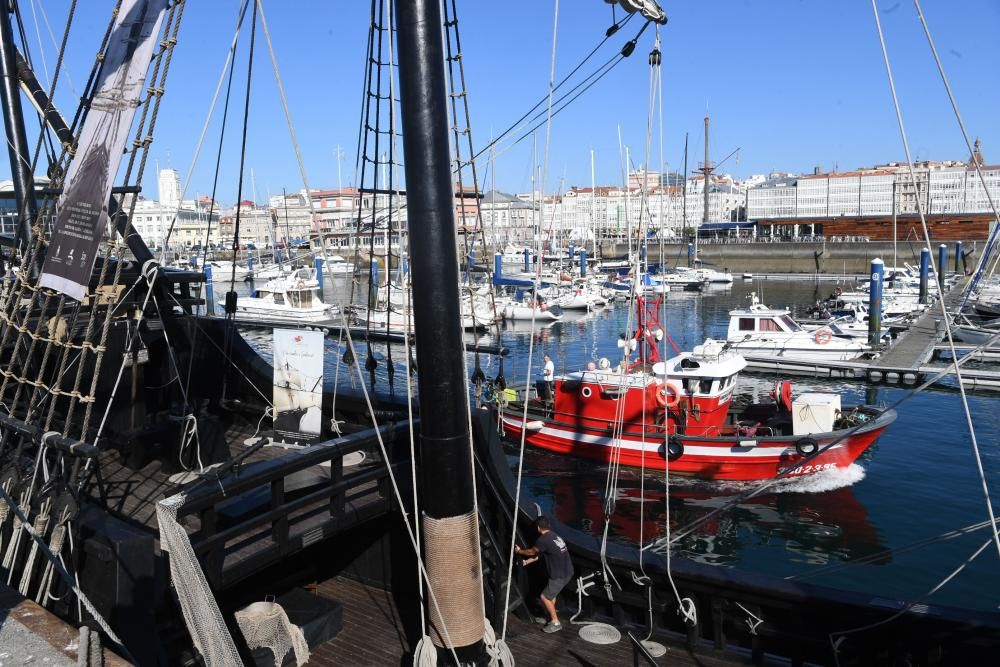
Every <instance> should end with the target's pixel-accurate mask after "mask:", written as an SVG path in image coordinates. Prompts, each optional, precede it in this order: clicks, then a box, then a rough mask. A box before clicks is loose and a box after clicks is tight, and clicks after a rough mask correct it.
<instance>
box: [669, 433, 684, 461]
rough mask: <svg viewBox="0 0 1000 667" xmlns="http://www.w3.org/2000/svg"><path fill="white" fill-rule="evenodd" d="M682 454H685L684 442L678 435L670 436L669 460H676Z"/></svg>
mask: <svg viewBox="0 0 1000 667" xmlns="http://www.w3.org/2000/svg"><path fill="white" fill-rule="evenodd" d="M682 456H684V443H683V442H681V439H680V438H678V437H677V436H676V435H672V436H670V437H669V438H668V439H667V460H668V461H676V460H677V459H679V458H680V457H682Z"/></svg>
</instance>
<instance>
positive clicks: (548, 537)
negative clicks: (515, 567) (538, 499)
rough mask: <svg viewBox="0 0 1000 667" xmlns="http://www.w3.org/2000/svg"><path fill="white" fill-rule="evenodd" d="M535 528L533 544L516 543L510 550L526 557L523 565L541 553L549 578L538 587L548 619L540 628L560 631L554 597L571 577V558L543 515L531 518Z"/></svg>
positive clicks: (550, 631)
mask: <svg viewBox="0 0 1000 667" xmlns="http://www.w3.org/2000/svg"><path fill="white" fill-rule="evenodd" d="M535 527H536V528H537V529H538V539H537V540H536V541H535V546H533V547H528V548H527V549H522V548H521V547H517V546H516V547H514V553H516V554H517V555H518V556H527V560H525V561H524V564H525V565H529V564H531V563H534V562H535V561H536V560H538V557H539V556H540V555H542V556H545V570H546V571H547V572H548V574H549V581H548V583H547V584H545V588H544V589H542V595H541V599H542V606H543V607H545V611H546V612H548V615H549V620H548V622H547V623H546V624H545V627H544V628H542V631H543V632H549V633H552V632H559V631H560V630H562V624H561V623H560V622H559V615H558V614H557V613H556V596H557V595H559V591H561V590H562V589H563V588H564V587H565V586H566V584H568V583H569V580H570V579H572V578H573V561H572V560H570V557H569V551H568V550H567V549H566V542H565V541H563V538H561V537H559V536H558V535H556V534H555V533H554V532H552V530H551V529H550V528H549V520H548V518H547V517H544V516H540V517H538V520H537V521H535Z"/></svg>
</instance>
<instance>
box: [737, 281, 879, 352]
mask: <svg viewBox="0 0 1000 667" xmlns="http://www.w3.org/2000/svg"><path fill="white" fill-rule="evenodd" d="M726 340H727V341H728V343H729V347H730V348H732V349H734V350H736V351H737V352H739V353H740V354H742V355H745V356H768V357H781V358H785V359H801V360H807V361H809V360H826V361H848V360H850V359H857V358H858V357H860V356H861V355H863V354H865V353H866V352H870V351H871V348H870V347H869V346H868V345H866V344H864V343H862V342H860V341H858V340H854V339H850V338H842V337H838V336H836V335H835V334H834V332H833V331H832V330H831V329H830V328H828V327H824V328H820V329H817V330H816V331H807V330H805V329H803V328H802V327H801V326H800V325H799V324H798V323H796V322H795V320H793V319H792V317H791V314H790V313H789V311H788V310H785V309H783V308H768V307H767V306H765V305H764V304H762V303H760V301H758V299H757V296H756V295H753V296H752V297H751V302H750V307H749V308H742V309H739V310H733V311H730V313H729V332H728V334H727V336H726Z"/></svg>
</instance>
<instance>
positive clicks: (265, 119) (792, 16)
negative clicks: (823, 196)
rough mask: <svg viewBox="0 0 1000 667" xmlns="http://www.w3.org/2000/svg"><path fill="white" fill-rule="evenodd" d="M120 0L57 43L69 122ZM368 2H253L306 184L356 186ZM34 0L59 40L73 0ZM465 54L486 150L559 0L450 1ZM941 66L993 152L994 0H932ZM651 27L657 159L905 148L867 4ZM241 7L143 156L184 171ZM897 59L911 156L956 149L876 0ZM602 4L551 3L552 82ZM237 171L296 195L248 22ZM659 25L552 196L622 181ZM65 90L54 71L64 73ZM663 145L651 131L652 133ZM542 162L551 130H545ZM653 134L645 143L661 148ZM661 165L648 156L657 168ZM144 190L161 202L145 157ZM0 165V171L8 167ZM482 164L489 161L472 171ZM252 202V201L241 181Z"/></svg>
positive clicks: (539, 58) (554, 174)
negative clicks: (658, 88) (260, 9)
mask: <svg viewBox="0 0 1000 667" xmlns="http://www.w3.org/2000/svg"><path fill="white" fill-rule="evenodd" d="M39 2H42V0H22V1H21V6H22V11H23V13H24V15H25V20H26V30H27V32H28V34H29V43H30V46H31V49H32V53H33V54H34V61H35V66H36V69H37V70H39V72H40V74H41V75H42V76H41V78H42V80H43V81H45V80H46V79H45V76H44V72H43V70H44V68H43V66H42V63H41V58H40V56H39V54H40V50H39V47H38V41H37V38H36V35H35V25H34V22H33V19H32V15H31V8H32V6H34V7H35V9H36V12H35V13H36V15H37V16H38V17H39V19H38V20H39V23H40V24H41V31H42V43H43V45H44V46H45V55H46V58H47V60H48V66H49V68H51V67H52V64H53V60H54V56H55V51H54V48H53V46H52V42H51V40H50V39H49V37H48V35H47V29H46V27H45V23H44V22H43V21H42V19H41V14H40V9H39V8H38V7H39V4H38V3H39ZM113 4H114V3H113V2H112V0H87V1H86V2H85V3H80V9H79V10H78V17H77V19H76V24H75V29H74V31H73V33H72V35H71V38H70V44H69V50H68V54H67V59H68V63H69V65H68V72H69V78H70V79H71V80H72V82H73V84H74V86H75V88H74V89H71V88H70V87H69V86H68V85H64V84H61V85H60V87H59V89H58V91H57V95H56V99H57V104H58V105H59V106H60V107H61V108H62V109H63V110H64V113H65V114H66V115H71V113H72V108H73V105H75V101H76V99H77V95H78V91H79V88H80V87H81V86H82V83H83V82H84V80H85V79H86V75H87V72H88V71H89V67H90V65H91V64H92V63H93V54H94V51H95V50H96V48H97V45H98V40H99V38H100V35H101V34H103V29H104V26H105V24H106V22H107V20H108V17H109V16H110V11H111V7H112V6H113ZM368 4H369V3H367V2H364V1H363V0H350V1H348V0H340V1H337V2H330V1H329V0H326V1H321V0H293V1H287V0H286V1H283V2H277V1H276V0H265V2H264V8H265V12H266V15H267V19H268V24H269V27H270V29H271V32H272V37H273V39H274V42H275V48H276V50H277V57H278V63H279V66H280V68H281V74H282V78H283V81H284V84H285V89H286V92H287V93H288V96H289V102H290V105H291V109H292V115H293V120H294V122H295V126H296V131H297V133H298V136H299V140H300V143H301V144H302V147H303V154H304V159H305V163H306V168H307V173H308V175H309V180H310V185H311V186H312V187H336V186H337V161H336V159H335V147H336V146H337V145H338V144H340V145H341V147H342V148H343V150H344V153H345V155H346V157H345V159H344V160H343V162H342V172H343V176H342V181H343V184H344V185H347V184H348V183H351V182H353V181H354V178H355V177H354V156H355V150H356V148H355V144H356V138H357V133H358V124H359V109H360V102H361V90H362V77H363V71H364V59H365V44H366V38H367V24H368V10H369V7H368ZM42 5H43V6H44V8H45V12H46V15H47V16H48V18H49V21H50V24H51V26H52V30H53V31H54V33H55V36H56V38H57V39H58V38H59V37H60V36H61V31H62V28H63V24H64V21H65V16H66V10H67V8H68V6H69V2H68V0H44V2H42ZM458 5H459V7H458V10H459V19H460V21H461V28H462V46H463V53H464V56H465V68H466V76H467V80H468V90H469V96H470V105H471V112H472V119H473V136H474V140H475V143H476V145H477V146H483V145H485V144H486V143H487V141H488V139H489V137H490V135H491V133H492V134H495V133H498V132H499V131H500V130H501V129H502V128H506V127H507V126H508V125H510V124H511V123H512V122H513V121H514V120H516V119H517V118H518V117H519V116H520V115H521V114H522V113H523V112H524V111H526V110H527V109H528V108H529V107H531V106H532V105H533V104H534V103H535V102H536V101H537V100H538V99H539V98H540V97H542V96H544V95H545V94H546V91H547V85H548V77H549V65H550V63H549V58H550V53H551V36H552V22H553V9H554V3H553V2H552V0H507V1H506V2H485V1H483V0H458ZM923 5H924V12H925V15H926V17H927V19H928V22H929V24H930V27H931V30H932V31H933V35H934V38H935V42H936V44H937V47H938V50H939V52H940V53H941V55H942V59H943V61H944V65H945V68H946V72H947V74H948V76H949V79H950V81H951V84H952V86H953V89H954V92H955V95H956V97H957V99H958V102H959V105H960V109H961V111H962V114H963V117H964V119H965V122H966V125H967V127H968V128H969V131H970V132H971V133H972V134H973V135H975V136H980V137H981V138H982V140H983V148H984V153H985V155H986V159H987V161H988V162H991V163H997V162H1000V131H998V127H997V122H996V119H997V109H998V108H1000V67H998V58H997V51H996V46H995V44H996V37H997V35H1000V2H997V1H996V0H953V1H946V0H925V1H924V3H923ZM664 6H665V8H666V11H667V14H668V17H669V19H670V22H669V24H668V25H667V26H665V27H664V28H663V30H662V39H663V65H662V76H663V95H664V130H663V131H664V142H665V151H664V152H665V160H666V161H667V162H668V163H669V164H670V165H671V167H672V168H674V167H676V166H677V165H678V164H679V162H680V160H681V158H682V155H683V142H684V133H685V132H689V133H690V143H691V157H690V162H689V165H690V166H691V167H692V168H693V167H694V166H696V164H697V162H698V161H699V160H700V159H701V153H702V142H703V130H702V127H703V121H702V119H703V117H704V115H705V113H706V110H707V111H708V112H709V114H710V116H711V118H712V137H711V139H712V142H711V143H712V159H713V160H718V159H721V158H722V157H723V156H725V155H726V154H728V153H729V152H730V151H732V150H733V149H735V148H737V147H741V148H742V150H741V152H740V156H739V160H738V161H737V160H736V158H733V159H731V160H730V161H729V162H728V163H726V165H725V169H724V170H725V171H730V172H732V173H734V174H736V175H737V176H741V177H742V176H746V175H749V174H752V173H764V172H768V171H770V170H772V169H779V170H787V171H793V172H803V171H809V170H811V169H812V168H813V166H815V165H820V166H822V167H824V168H826V169H830V168H832V167H833V166H834V165H837V166H838V167H839V168H840V169H841V170H845V169H851V168H855V167H858V166H863V165H871V164H874V163H879V162H885V161H894V160H901V159H902V158H903V151H902V148H901V143H900V139H899V133H898V130H897V128H896V121H895V115H894V111H893V108H892V103H891V99H890V97H889V91H888V86H887V83H886V77H885V71H884V67H883V64H882V57H881V52H880V49H879V44H878V39H877V35H876V32H875V26H874V21H873V18H872V13H871V6H870V4H869V3H868V2H865V1H864V0H858V1H854V2H846V1H843V0H836V1H834V0H769V1H763V0H732V1H726V0H722V1H720V2H685V3H680V2H668V3H665V5H664ZM237 7H238V2H237V0H189V2H188V7H187V9H186V11H185V17H184V21H183V26H182V29H181V34H180V37H179V42H178V46H177V51H176V54H175V56H174V61H173V64H172V67H171V71H170V77H169V80H168V83H167V92H166V96H165V98H164V102H163V108H162V111H161V115H160V120H159V123H158V127H157V131H156V137H155V141H154V144H153V147H152V152H151V157H152V158H153V159H154V160H156V161H158V162H159V164H160V165H162V166H168V165H169V166H172V167H174V168H177V169H178V170H179V171H180V172H181V176H182V179H183V178H184V177H185V176H186V174H187V171H188V167H189V165H190V162H191V157H192V155H193V153H194V150H195V146H196V143H197V139H198V133H199V131H200V129H201V126H202V123H203V121H204V118H205V116H206V114H207V111H208V105H209V102H210V99H211V95H212V91H213V90H214V87H215V85H216V81H217V79H218V77H219V74H220V71H221V68H222V64H223V61H224V58H225V55H226V52H227V50H228V47H229V42H230V39H231V37H232V34H233V30H234V28H235V19H236V12H237ZM879 7H880V11H881V16H882V22H883V28H884V30H885V32H886V36H887V41H888V48H889V55H890V58H891V59H892V64H893V70H894V74H895V76H896V85H897V88H898V91H899V95H900V101H901V104H902V106H903V113H904V119H905V121H906V124H907V130H908V133H909V137H910V145H911V148H912V150H913V151H914V154H915V155H914V157H915V158H918V159H948V158H957V159H965V158H966V157H967V150H966V149H965V147H964V145H963V142H962V138H961V135H960V134H959V131H958V129H957V125H956V123H955V121H954V118H953V116H952V113H951V110H950V108H949V106H948V101H947V98H946V96H945V93H944V89H943V87H942V85H941V83H940V79H939V77H938V75H937V72H936V70H935V68H934V63H933V60H932V58H931V55H930V51H929V49H928V47H927V43H926V40H925V38H924V36H923V33H922V31H921V28H920V24H919V22H918V21H917V18H916V13H915V11H914V8H913V5H912V3H911V2H909V1H908V0H880V2H879ZM610 19H611V12H610V8H609V6H608V5H607V4H605V3H604V2H603V1H602V0H562V2H560V7H559V35H558V48H557V61H556V71H557V79H558V78H560V77H561V75H562V74H565V73H567V72H568V71H569V70H570V69H571V68H572V67H573V66H575V65H576V64H577V63H578V62H579V61H580V60H581V59H582V58H583V56H584V55H585V54H586V53H587V52H588V51H589V50H590V49H591V48H593V47H594V46H595V45H596V44H597V43H598V42H599V41H600V40H601V38H602V37H603V35H604V30H605V29H606V28H607V26H608V25H610V22H611V21H610ZM637 29H638V19H636V20H634V21H633V22H631V23H630V24H629V25H628V26H627V27H626V28H625V29H623V30H622V31H621V32H620V33H619V34H618V35H616V36H615V37H614V38H613V39H612V40H609V43H608V44H606V45H605V47H604V48H603V49H602V50H601V51H600V52H599V53H598V54H597V55H596V56H595V57H594V59H593V62H592V63H589V64H588V65H586V66H584V69H583V70H582V71H583V72H585V73H589V72H590V71H592V69H593V68H594V67H596V65H597V64H598V63H600V62H603V61H605V60H607V59H608V58H609V57H610V56H611V54H612V53H613V52H614V50H615V49H617V48H620V45H621V44H622V43H624V41H626V39H627V38H629V37H631V36H632V35H633V33H634V32H635V31H636V30H637ZM257 37H258V40H257V50H256V53H255V61H254V76H253V91H252V96H251V115H250V123H249V129H248V151H247V165H248V167H252V168H253V170H254V177H255V179H254V180H255V182H256V189H257V198H258V200H264V198H265V197H266V195H267V193H268V192H271V193H272V194H273V193H276V192H280V191H281V188H282V187H286V188H288V189H289V190H295V189H299V188H301V186H302V182H301V179H300V177H299V171H298V168H297V165H296V161H295V156H294V153H293V150H292V147H291V143H290V141H289V139H288V131H287V129H286V127H285V120H284V116H283V113H282V110H281V105H280V100H279V98H278V94H277V88H276V85H275V83H274V75H273V71H272V68H271V63H270V59H269V57H268V54H267V50H266V45H265V42H264V40H263V34H262V32H261V30H260V26H259V25H258V34H257ZM652 40H653V31H652V30H648V31H646V33H645V34H644V35H643V36H642V38H641V41H640V43H639V45H638V47H637V48H636V50H635V53H634V54H633V55H632V57H631V58H629V59H627V60H626V61H625V62H623V63H622V64H620V65H618V66H617V67H616V68H615V69H614V70H613V71H612V73H611V74H609V75H608V76H607V77H605V78H604V79H603V80H602V81H601V82H600V83H598V84H597V85H595V86H594V87H593V88H591V89H590V90H589V91H588V92H587V93H585V94H584V95H583V96H582V97H580V98H579V99H578V100H576V101H575V102H574V103H573V104H572V105H570V106H569V107H568V108H567V109H566V110H565V111H563V112H562V113H561V114H560V115H559V116H557V117H556V119H555V122H554V125H553V129H552V140H551V153H550V154H551V157H550V161H549V175H548V180H547V186H546V189H547V190H548V191H550V192H551V191H553V190H557V189H559V188H560V185H561V186H562V188H563V189H568V188H569V187H570V186H573V185H579V186H587V185H589V184H590V149H591V148H593V149H594V150H595V151H596V155H597V180H598V182H599V183H612V182H620V179H621V177H620V174H621V166H620V162H619V151H618V131H619V127H620V128H621V134H622V139H623V141H624V143H625V144H627V145H628V146H630V148H631V154H632V158H633V162H637V163H641V162H642V161H643V154H644V147H645V134H646V113H647V104H648V85H649V84H648V81H649V66H648V64H647V55H648V53H649V50H650V49H651V47H652ZM248 42H249V21H248V22H247V25H246V26H245V29H244V32H243V34H242V36H241V47H240V50H239V55H238V56H237V69H236V75H235V76H236V78H235V80H234V94H233V101H232V102H231V111H230V120H229V126H228V128H227V134H226V142H225V145H224V148H223V157H222V163H221V173H220V185H219V198H220V199H221V200H222V201H224V202H231V201H233V200H234V199H235V197H236V183H237V174H238V165H239V130H240V124H241V121H242V118H241V114H242V108H243V92H242V91H243V86H244V85H245V76H246V69H245V67H246V47H247V46H248ZM64 82H65V79H64ZM220 113H221V103H220V107H219V109H218V110H217V112H216V119H215V121H214V122H213V124H212V126H211V129H210V130H209V133H208V135H207V139H206V146H205V148H204V149H203V152H202V157H201V159H200V160H199V163H198V166H197V168H196V169H195V171H194V173H193V178H192V185H191V188H190V189H189V191H188V196H192V195H193V194H195V193H207V192H209V191H210V189H211V183H212V173H213V169H214V165H215V152H216V149H217V142H218V136H219V135H218V126H219V123H218V118H219V116H220ZM654 132H655V134H656V135H657V136H658V133H659V130H658V128H657V129H656V130H654ZM537 137H538V143H539V160H541V152H542V150H543V144H544V140H545V135H544V131H539V133H538V135H537ZM655 145H656V139H655V138H654V147H655ZM658 162H659V157H658V156H657V155H656V154H655V153H654V155H653V157H652V161H651V165H652V166H653V167H654V168H655V166H656V164H657V163H658ZM154 165H155V162H154V163H153V164H152V165H151V168H150V169H149V170H148V171H147V178H146V179H145V183H144V191H145V193H146V195H147V196H150V197H155V196H156V183H155V175H154V169H153V166H154ZM0 171H2V172H3V173H7V172H9V169H8V168H7V167H6V164H4V167H3V169H0ZM496 171H497V187H498V188H499V189H503V190H507V191H527V190H529V189H530V174H531V141H530V139H529V140H526V141H523V142H522V143H521V144H519V145H518V146H516V147H514V148H513V149H510V150H508V151H506V152H504V153H503V154H502V155H501V156H500V157H499V158H498V160H497V166H496ZM481 173H482V172H481ZM246 180H247V184H246V186H245V190H244V196H245V197H250V195H251V190H252V188H251V185H252V184H251V183H250V182H249V181H250V179H249V173H248V174H247V179H246Z"/></svg>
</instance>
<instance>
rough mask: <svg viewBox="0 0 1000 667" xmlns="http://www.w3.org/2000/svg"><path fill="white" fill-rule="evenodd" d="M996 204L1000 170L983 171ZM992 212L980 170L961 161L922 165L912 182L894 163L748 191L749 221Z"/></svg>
mask: <svg viewBox="0 0 1000 667" xmlns="http://www.w3.org/2000/svg"><path fill="white" fill-rule="evenodd" d="M981 169H982V172H983V177H984V180H985V181H986V184H987V188H988V191H989V194H990V196H992V198H993V201H994V203H1000V167H995V166H994V167H989V166H983V167H981ZM918 198H919V202H920V209H922V210H923V212H924V213H925V214H928V215H937V214H949V213H989V212H991V208H990V206H989V201H988V199H987V197H986V190H984V189H983V186H982V183H981V182H980V179H979V176H978V174H977V173H976V169H975V168H974V167H973V166H970V165H968V164H966V163H963V162H956V161H948V162H921V163H918V164H916V165H914V175H913V178H912V179H911V176H910V173H909V169H908V168H907V167H906V166H905V165H900V164H898V163H891V164H886V165H879V166H877V167H873V168H869V169H859V170H857V171H851V172H846V173H845V172H840V173H829V174H813V175H809V176H799V177H791V176H782V177H777V178H770V179H768V180H767V181H765V182H763V183H761V184H759V185H756V186H754V187H752V188H750V189H749V190H748V191H747V218H749V219H751V220H766V219H768V218H789V217H792V218H820V217H840V216H848V217H863V216H886V215H892V214H893V213H895V214H897V215H913V214H916V213H917V212H918V208H917V201H918Z"/></svg>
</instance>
